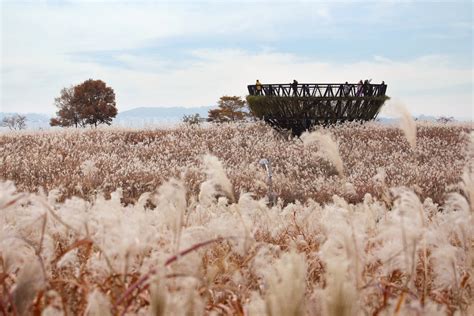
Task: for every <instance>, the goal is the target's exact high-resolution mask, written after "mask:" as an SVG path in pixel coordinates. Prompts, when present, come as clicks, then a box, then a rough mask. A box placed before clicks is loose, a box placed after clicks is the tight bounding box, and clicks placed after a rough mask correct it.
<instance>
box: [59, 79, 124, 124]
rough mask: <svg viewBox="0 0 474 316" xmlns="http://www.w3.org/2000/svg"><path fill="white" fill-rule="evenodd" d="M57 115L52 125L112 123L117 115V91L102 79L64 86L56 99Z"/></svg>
mask: <svg viewBox="0 0 474 316" xmlns="http://www.w3.org/2000/svg"><path fill="white" fill-rule="evenodd" d="M55 105H56V107H58V109H59V110H58V112H56V115H57V117H55V118H52V119H51V121H50V125H51V126H75V127H84V126H86V125H91V126H97V125H99V124H107V125H110V124H111V122H112V119H113V118H114V117H115V116H116V115H117V108H116V103H115V93H114V90H113V89H112V88H111V87H107V85H106V84H105V82H103V81H102V80H92V79H89V80H86V81H84V82H83V83H81V84H79V85H76V86H72V87H70V88H64V89H62V90H61V95H60V96H59V97H58V98H56V99H55Z"/></svg>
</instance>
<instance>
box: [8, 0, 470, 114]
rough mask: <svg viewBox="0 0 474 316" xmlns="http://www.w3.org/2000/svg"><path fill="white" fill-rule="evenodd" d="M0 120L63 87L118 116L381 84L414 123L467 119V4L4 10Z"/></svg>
mask: <svg viewBox="0 0 474 316" xmlns="http://www.w3.org/2000/svg"><path fill="white" fill-rule="evenodd" d="M1 10H2V12H1V15H2V22H1V27H2V30H1V34H2V36H1V44H2V56H1V67H2V68H1V111H6V112H10V111H18V112H45V113H52V112H54V111H55V108H54V106H53V101H54V98H55V97H56V96H58V94H59V91H60V89H61V88H62V87H64V86H69V85H71V84H77V83H80V82H82V81H84V80H86V79H88V78H94V79H102V80H104V81H106V83H107V84H109V85H110V86H112V88H114V90H115V92H116V95H117V104H118V108H119V110H127V109H130V108H133V107H138V106H187V107H193V106H202V105H212V104H215V103H216V101H217V99H218V98H219V97H220V96H222V95H224V94H233V95H241V96H245V94H246V93H247V91H246V85H247V84H251V83H253V82H254V81H255V79H257V78H258V79H260V80H261V81H262V82H264V83H270V82H290V81H292V80H293V79H297V80H299V81H300V82H344V81H346V80H347V81H353V82H356V81H358V80H359V79H365V78H372V79H373V81H375V82H380V81H382V80H385V82H387V83H388V91H387V93H388V94H389V95H390V96H392V97H394V98H395V99H398V100H400V101H402V102H403V103H405V105H406V106H407V107H408V108H409V109H410V110H411V112H412V113H413V114H426V115H450V116H451V115H452V116H457V117H472V116H473V104H472V103H473V68H472V60H473V54H472V53H473V51H472V49H473V19H472V10H473V8H472V2H471V1H437V2H435V1H351V2H348V1H335V2H323V1H293V2H291V3H289V1H271V2H265V1H258V2H255V1H173V2H156V1H100V2H99V1H2V6H1Z"/></svg>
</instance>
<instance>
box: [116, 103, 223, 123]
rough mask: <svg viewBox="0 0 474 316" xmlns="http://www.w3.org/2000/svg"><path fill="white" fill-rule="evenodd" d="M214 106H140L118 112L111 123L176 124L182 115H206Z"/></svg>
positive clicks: (181, 118)
mask: <svg viewBox="0 0 474 316" xmlns="http://www.w3.org/2000/svg"><path fill="white" fill-rule="evenodd" d="M213 108H215V107H214V106H201V107H197V108H185V107H167V108H161V107H160V108H158V107H140V108H135V109H131V110H128V111H123V112H119V114H118V115H117V117H116V118H115V119H114V121H113V123H112V124H113V125H119V126H125V127H143V126H147V125H157V124H160V125H163V124H176V123H179V122H181V121H182V120H183V116H184V115H192V114H199V116H201V117H204V118H205V117H207V113H208V112H209V110H210V109H213Z"/></svg>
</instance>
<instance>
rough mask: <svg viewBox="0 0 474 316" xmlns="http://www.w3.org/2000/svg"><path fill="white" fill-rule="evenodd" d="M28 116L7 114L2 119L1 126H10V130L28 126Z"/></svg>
mask: <svg viewBox="0 0 474 316" xmlns="http://www.w3.org/2000/svg"><path fill="white" fill-rule="evenodd" d="M26 121H27V119H26V116H24V115H20V114H15V115H11V116H5V117H4V118H3V119H2V122H1V126H2V127H8V129H9V130H21V129H25V128H26Z"/></svg>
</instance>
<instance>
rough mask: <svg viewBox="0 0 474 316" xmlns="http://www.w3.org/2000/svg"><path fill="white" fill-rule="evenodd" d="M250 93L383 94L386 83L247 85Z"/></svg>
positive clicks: (321, 95) (312, 94)
mask: <svg viewBox="0 0 474 316" xmlns="http://www.w3.org/2000/svg"><path fill="white" fill-rule="evenodd" d="M247 88H248V90H249V94H250V95H262V96H277V97H321V98H350V97H377V96H384V95H385V92H386V91H387V85H386V84H359V83H347V84H346V83H298V84H292V83H289V84H261V85H249V86H247Z"/></svg>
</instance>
